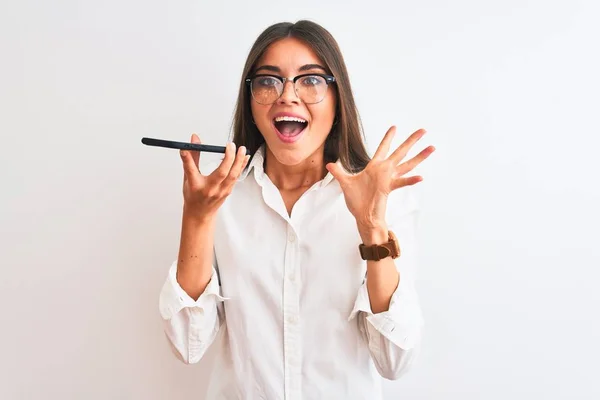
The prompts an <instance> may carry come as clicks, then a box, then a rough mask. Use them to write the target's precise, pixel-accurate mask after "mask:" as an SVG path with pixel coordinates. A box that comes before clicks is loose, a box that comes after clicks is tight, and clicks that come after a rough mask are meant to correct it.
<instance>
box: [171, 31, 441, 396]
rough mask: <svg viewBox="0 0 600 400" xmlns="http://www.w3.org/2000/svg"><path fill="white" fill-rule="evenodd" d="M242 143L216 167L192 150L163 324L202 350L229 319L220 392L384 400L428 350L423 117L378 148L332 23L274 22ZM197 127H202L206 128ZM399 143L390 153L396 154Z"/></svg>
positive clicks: (264, 42) (251, 80)
mask: <svg viewBox="0 0 600 400" xmlns="http://www.w3.org/2000/svg"><path fill="white" fill-rule="evenodd" d="M233 132H234V137H233V142H232V143H229V144H228V146H227V150H226V153H225V157H224V159H223V160H222V161H221V162H220V164H219V165H218V166H216V169H215V170H214V172H212V173H211V174H210V175H202V174H201V173H200V171H199V154H198V153H197V152H196V153H193V152H188V151H182V152H181V159H182V161H183V167H184V184H183V195H184V206H183V219H182V228H181V243H180V248H179V257H178V259H177V261H175V262H174V263H173V265H172V266H171V269H170V271H169V274H168V277H167V280H166V282H165V285H164V287H163V289H162V292H161V294H160V312H161V315H162V317H163V319H164V324H165V332H166V335H167V337H168V338H169V341H170V342H171V343H172V345H173V346H174V348H175V349H176V354H178V355H179V356H180V357H181V359H182V360H183V361H184V362H186V363H196V362H198V360H200V359H201V358H202V356H203V355H204V354H205V352H206V350H207V349H208V347H209V346H210V345H211V343H212V342H213V341H214V339H215V337H216V336H217V334H218V333H221V334H222V335H223V337H222V339H223V340H220V341H218V342H217V343H219V345H220V348H219V349H218V350H217V356H216V360H215V365H214V368H213V373H212V377H211V380H210V386H209V393H208V395H207V398H208V399H268V400H275V399H288V400H289V399H368V400H373V399H378V398H380V397H381V389H380V381H381V379H380V378H379V375H381V376H383V377H385V378H387V379H397V378H398V377H399V376H400V375H401V374H402V372H403V371H405V370H406V369H407V368H408V366H409V365H410V363H411V362H412V360H413V359H414V357H415V353H416V352H417V350H418V346H419V342H420V338H421V329H422V326H423V320H422V316H421V310H420V307H419V304H418V299H417V295H416V293H415V289H414V286H413V281H412V278H411V274H412V271H413V270H414V266H415V262H416V255H415V245H416V244H415V227H416V222H417V221H416V218H417V212H418V209H417V205H416V201H415V197H414V195H413V193H412V190H411V189H410V187H411V185H413V184H415V183H417V182H420V181H421V180H422V178H421V177H420V176H407V174H408V173H409V172H410V171H411V170H412V169H413V168H414V167H416V166H417V165H418V164H419V163H420V162H421V161H423V160H424V159H425V158H426V157H427V156H429V155H430V154H431V153H432V152H433V150H434V148H433V147H431V146H430V147H427V148H426V149H425V150H423V151H421V152H420V153H419V154H418V155H417V156H415V157H414V158H412V159H410V160H404V158H405V156H406V154H407V152H408V151H409V149H410V148H411V147H412V146H413V145H414V144H415V142H417V141H418V140H419V139H420V138H421V136H422V135H423V134H424V133H425V131H424V130H418V131H416V132H415V133H413V134H412V135H411V136H410V137H409V138H408V139H407V140H406V141H405V142H404V143H403V144H402V145H401V146H400V147H398V148H397V149H390V142H391V141H392V138H393V136H394V133H395V128H394V127H392V128H390V130H389V131H388V132H387V133H386V135H385V137H384V138H383V140H382V142H381V144H380V145H379V147H378V149H377V151H376V153H375V155H374V156H373V159H370V158H369V156H368V154H367V151H366V150H365V146H364V143H363V137H362V133H361V129H360V124H359V118H358V114H357V110H356V107H355V103H354V99H353V96H352V90H351V88H350V82H349V79H348V73H347V71H346V66H345V64H344V60H343V57H342V54H341V52H340V50H339V48H338V45H337V43H336V42H335V40H334V39H333V37H332V36H331V34H330V33H329V32H328V31H327V30H325V29H324V28H322V27H321V26H319V25H317V24H315V23H313V22H309V21H299V22H297V23H295V24H291V23H279V24H276V25H273V26H271V27H269V28H267V29H266V30H265V31H264V32H263V33H262V34H261V35H260V36H259V37H258V39H257V40H256V42H255V43H254V46H253V47H252V49H251V51H250V54H249V56H248V59H247V61H246V65H245V66H244V71H243V75H242V80H241V83H240V89H239V97H238V102H237V107H236V113H235V117H234V124H233ZM191 140H192V142H198V143H199V142H200V139H199V138H198V137H197V136H196V135H192V138H191ZM390 152H391V154H388V153H390Z"/></svg>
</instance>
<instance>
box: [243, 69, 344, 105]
mask: <svg viewBox="0 0 600 400" xmlns="http://www.w3.org/2000/svg"><path fill="white" fill-rule="evenodd" d="M286 81H291V82H293V84H294V91H295V92H296V96H298V98H299V99H300V100H302V102H303V103H305V104H315V103H320V102H321V101H323V99H324V98H325V94H327V87H328V86H329V84H330V83H334V82H335V77H333V76H331V75H324V74H303V75H298V76H296V77H294V78H283V77H281V76H277V75H262V74H260V75H255V76H253V77H252V78H247V79H246V84H247V85H249V86H250V91H251V92H252V97H253V98H254V100H256V102H257V103H259V104H263V105H268V104H273V103H275V102H276V101H277V99H279V98H280V97H281V95H282V94H283V88H284V87H285V83H286Z"/></svg>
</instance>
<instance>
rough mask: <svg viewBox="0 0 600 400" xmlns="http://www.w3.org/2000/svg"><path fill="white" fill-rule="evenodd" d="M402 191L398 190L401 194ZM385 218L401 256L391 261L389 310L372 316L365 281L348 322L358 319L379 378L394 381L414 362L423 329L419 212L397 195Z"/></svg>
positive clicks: (407, 196)
mask: <svg viewBox="0 0 600 400" xmlns="http://www.w3.org/2000/svg"><path fill="white" fill-rule="evenodd" d="M401 190H402V189H400V191H401ZM400 196H401V198H397V197H396V198H395V199H394V200H395V201H394V202H393V203H392V204H395V205H397V206H398V207H396V208H392V211H391V212H390V214H389V215H388V217H387V218H388V221H390V223H389V224H388V226H389V229H390V230H392V231H394V233H395V234H396V236H397V237H398V242H399V244H400V249H401V255H400V257H398V258H397V259H395V260H394V263H395V265H396V269H397V270H398V272H399V274H400V282H399V284H398V287H397V288H396V290H395V291H394V293H393V294H392V297H391V300H390V305H389V307H388V310H386V311H383V312H380V313H377V314H374V313H373V311H372V310H371V303H370V301H369V293H368V289H367V282H366V279H365V281H364V282H363V284H362V285H361V286H360V288H359V291H358V295H357V297H356V301H355V303H354V307H353V309H352V312H351V313H350V316H349V320H352V319H353V318H357V320H358V324H359V328H360V332H361V333H362V334H363V335H364V337H365V339H366V341H367V342H368V346H369V351H370V353H371V356H372V358H373V360H374V362H375V365H376V367H377V369H378V371H379V372H380V374H381V375H382V376H383V377H385V378H388V379H397V378H398V377H399V376H400V375H401V374H402V373H403V372H404V371H406V370H407V368H408V366H409V365H410V364H411V363H412V361H413V360H414V358H415V356H416V354H417V352H418V350H419V347H420V343H421V336H422V331H423V326H424V320H423V315H422V312H421V307H420V305H419V299H418V296H417V292H416V290H415V284H414V281H415V270H416V264H417V248H416V247H417V246H416V230H417V220H418V214H419V210H418V208H417V203H416V199H415V196H414V194H413V192H412V191H409V190H407V191H406V192H402V193H400Z"/></svg>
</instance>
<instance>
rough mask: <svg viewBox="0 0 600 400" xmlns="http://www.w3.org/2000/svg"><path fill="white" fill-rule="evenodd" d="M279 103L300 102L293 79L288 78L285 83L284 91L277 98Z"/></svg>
mask: <svg viewBox="0 0 600 400" xmlns="http://www.w3.org/2000/svg"><path fill="white" fill-rule="evenodd" d="M277 104H300V99H299V98H298V95H297V94H296V87H295V85H294V81H293V80H291V79H286V81H285V82H284V83H283V93H281V96H279V98H278V99H277Z"/></svg>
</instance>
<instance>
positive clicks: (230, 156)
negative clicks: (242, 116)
mask: <svg viewBox="0 0 600 400" xmlns="http://www.w3.org/2000/svg"><path fill="white" fill-rule="evenodd" d="M234 161H235V143H233V142H229V143H227V145H226V146H225V157H224V158H223V161H221V164H220V165H219V167H218V168H217V169H215V170H214V171H213V173H212V174H210V176H211V177H212V179H214V180H215V181H216V182H217V183H221V182H223V180H225V178H227V175H229V171H231V166H232V165H233V162H234Z"/></svg>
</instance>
